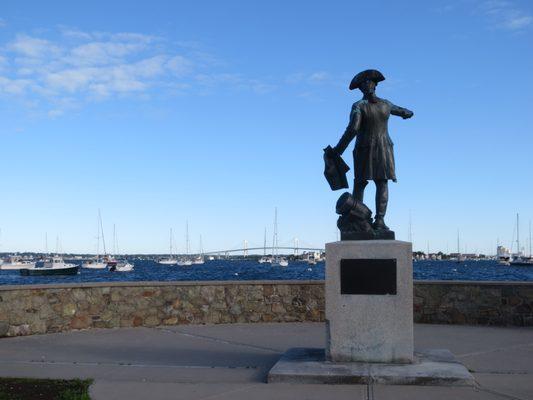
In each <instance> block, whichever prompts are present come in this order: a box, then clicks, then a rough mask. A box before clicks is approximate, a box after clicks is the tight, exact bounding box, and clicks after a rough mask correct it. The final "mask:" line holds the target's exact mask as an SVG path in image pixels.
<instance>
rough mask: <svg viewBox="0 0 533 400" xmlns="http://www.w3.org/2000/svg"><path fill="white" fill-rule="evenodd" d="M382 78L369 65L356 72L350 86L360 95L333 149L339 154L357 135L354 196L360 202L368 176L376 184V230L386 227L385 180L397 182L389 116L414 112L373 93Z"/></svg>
mask: <svg viewBox="0 0 533 400" xmlns="http://www.w3.org/2000/svg"><path fill="white" fill-rule="evenodd" d="M383 80H385V77H384V76H383V75H382V74H381V72H379V71H377V70H374V69H370V70H366V71H363V72H360V73H358V74H357V75H356V76H355V77H354V78H353V79H352V82H351V83H350V90H353V89H359V90H360V91H361V92H363V98H362V99H361V100H359V101H357V102H355V103H354V104H353V106H352V111H351V113H350V123H349V124H348V127H347V128H346V131H345V132H344V134H343V135H342V138H341V139H340V140H339V143H338V144H337V146H335V147H334V150H335V151H336V152H337V153H338V154H339V155H342V153H343V152H344V150H346V148H347V147H348V145H349V144H350V142H351V141H352V140H353V139H354V138H355V137H357V140H356V143H355V149H354V152H353V154H354V173H355V179H354V189H353V197H354V198H355V199H356V200H358V201H360V202H363V195H364V191H365V187H366V185H367V184H368V181H369V180H373V181H374V183H375V184H376V210H375V219H374V223H373V225H372V227H373V228H374V230H375V231H384V230H387V231H388V230H389V228H388V227H387V225H385V220H384V218H385V213H386V211H387V203H388V201H389V190H388V181H389V180H393V181H394V182H396V174H395V171H394V152H393V143H392V140H391V138H390V137H389V131H388V121H389V116H390V115H391V114H392V115H398V116H400V117H402V118H403V119H407V118H411V117H412V116H413V112H412V111H409V110H407V109H406V108H402V107H398V106H396V105H394V104H392V103H391V102H390V101H388V100H385V99H380V98H379V97H377V96H376V92H375V91H376V86H377V84H378V82H381V81H383Z"/></svg>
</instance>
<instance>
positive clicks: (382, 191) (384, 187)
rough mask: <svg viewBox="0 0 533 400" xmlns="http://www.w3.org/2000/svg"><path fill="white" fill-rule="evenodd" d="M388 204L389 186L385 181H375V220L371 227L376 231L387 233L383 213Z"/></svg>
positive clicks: (387, 228)
mask: <svg viewBox="0 0 533 400" xmlns="http://www.w3.org/2000/svg"><path fill="white" fill-rule="evenodd" d="M388 202H389V186H388V183H387V181H386V180H379V181H376V218H375V219H374V223H373V224H372V227H373V228H374V229H375V230H377V231H388V230H389V227H388V226H387V225H385V213H386V212H387V203H388Z"/></svg>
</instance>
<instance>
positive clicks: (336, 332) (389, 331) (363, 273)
mask: <svg viewBox="0 0 533 400" xmlns="http://www.w3.org/2000/svg"><path fill="white" fill-rule="evenodd" d="M326 255H327V256H326V320H327V325H326V329H327V343H326V359H327V360H329V361H332V362H343V363H346V362H370V363H412V362H413V357H414V356H413V267H412V248H411V243H408V242H401V241H397V240H361V241H341V242H334V243H328V244H327V245H326Z"/></svg>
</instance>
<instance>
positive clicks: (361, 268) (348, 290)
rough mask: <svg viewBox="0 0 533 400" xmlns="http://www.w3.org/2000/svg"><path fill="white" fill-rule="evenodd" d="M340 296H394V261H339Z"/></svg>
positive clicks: (365, 259)
mask: <svg viewBox="0 0 533 400" xmlns="http://www.w3.org/2000/svg"><path fill="white" fill-rule="evenodd" d="M341 294H377V295H380V294H381V295H383V294H394V295H395V294H396V259H370V258H360V259H344V260H341Z"/></svg>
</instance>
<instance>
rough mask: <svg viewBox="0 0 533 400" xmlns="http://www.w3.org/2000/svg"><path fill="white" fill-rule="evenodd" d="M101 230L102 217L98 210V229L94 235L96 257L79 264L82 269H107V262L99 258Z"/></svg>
mask: <svg viewBox="0 0 533 400" xmlns="http://www.w3.org/2000/svg"><path fill="white" fill-rule="evenodd" d="M101 228H102V216H101V215H100V210H98V229H97V233H96V256H95V257H94V258H93V259H90V260H87V261H85V262H84V263H83V264H81V267H82V268H89V269H105V268H106V267H107V262H106V261H105V260H104V259H102V258H100V232H101V231H102V239H103V236H104V233H103V230H102V229H101ZM104 253H105V241H104Z"/></svg>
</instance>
